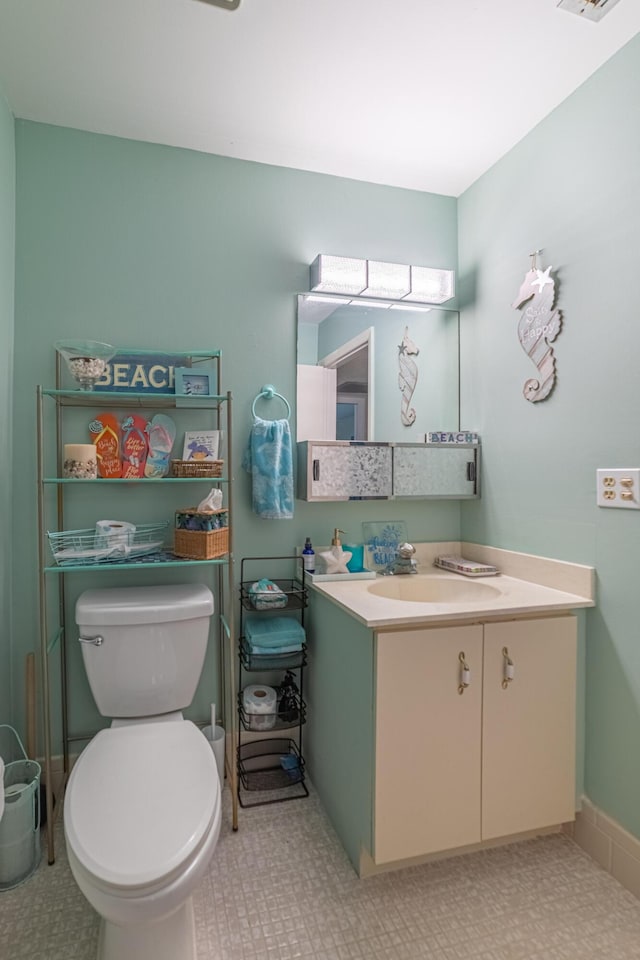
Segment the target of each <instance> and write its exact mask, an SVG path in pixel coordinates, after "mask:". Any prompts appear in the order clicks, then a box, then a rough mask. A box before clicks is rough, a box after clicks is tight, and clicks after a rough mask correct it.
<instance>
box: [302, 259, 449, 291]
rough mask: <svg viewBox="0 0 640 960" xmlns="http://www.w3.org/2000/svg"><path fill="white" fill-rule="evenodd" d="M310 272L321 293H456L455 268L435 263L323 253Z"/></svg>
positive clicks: (312, 284)
mask: <svg viewBox="0 0 640 960" xmlns="http://www.w3.org/2000/svg"><path fill="white" fill-rule="evenodd" d="M309 272H310V276H311V280H310V289H311V290H314V291H317V292H318V293H338V294H342V295H343V296H349V297H359V296H361V295H362V296H365V297H377V298H378V299H379V300H403V301H408V302H410V303H445V302H446V301H447V300H451V298H452V297H453V296H454V272H453V270H439V269H436V268H435V267H414V266H410V265H409V264H406V263H388V262H386V261H384V260H359V259H357V258H355V257H334V256H329V255H327V254H326V253H319V254H318V256H317V257H316V258H315V260H314V261H313V263H312V264H311V267H310V271H309Z"/></svg>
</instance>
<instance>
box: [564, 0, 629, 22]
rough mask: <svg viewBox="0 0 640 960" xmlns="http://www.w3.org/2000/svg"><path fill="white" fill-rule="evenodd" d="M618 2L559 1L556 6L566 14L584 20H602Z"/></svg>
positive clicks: (596, 0)
mask: <svg viewBox="0 0 640 960" xmlns="http://www.w3.org/2000/svg"><path fill="white" fill-rule="evenodd" d="M618 2H619V0H560V3H559V4H558V6H559V7H561V8H562V9H563V10H566V11H567V12H568V13H577V14H578V16H580V17H584V18H585V20H596V21H598V20H602V18H603V17H604V16H605V15H606V14H607V13H609V10H612V9H613V8H614V7H615V5H616V3H618Z"/></svg>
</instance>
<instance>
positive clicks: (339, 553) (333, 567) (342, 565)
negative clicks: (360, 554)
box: [323, 527, 351, 573]
mask: <svg viewBox="0 0 640 960" xmlns="http://www.w3.org/2000/svg"><path fill="white" fill-rule="evenodd" d="M341 533H344V530H339V529H338V527H335V529H334V531H333V539H332V541H331V549H330V550H329V551H328V553H326V554H323V556H324V557H325V560H326V564H327V573H348V572H349V571H348V570H347V564H348V563H349V560H351V553H350V552H349V551H348V550H343V549H342V541H341V540H340V534H341Z"/></svg>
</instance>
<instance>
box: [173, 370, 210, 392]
mask: <svg viewBox="0 0 640 960" xmlns="http://www.w3.org/2000/svg"><path fill="white" fill-rule="evenodd" d="M174 380H175V387H176V396H180V397H214V396H216V377H215V371H214V370H197V369H195V368H193V367H176V368H175V371H174Z"/></svg>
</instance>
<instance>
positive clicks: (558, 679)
mask: <svg viewBox="0 0 640 960" xmlns="http://www.w3.org/2000/svg"><path fill="white" fill-rule="evenodd" d="M576 624H577V621H576V618H575V617H573V616H562V617H551V618H540V619H536V620H512V621H506V622H496V623H486V624H484V625H482V624H472V625H468V626H467V625H464V626H448V627H438V628H424V629H416V630H407V631H390V632H379V633H378V634H377V635H376V649H375V696H374V709H375V734H374V736H375V740H374V764H373V766H374V774H373V776H374V790H373V805H374V814H373V831H372V847H373V849H372V850H371V854H372V856H373V860H374V862H375V864H376V865H379V864H384V863H390V862H392V861H398V860H403V859H407V858H411V857H416V856H420V855H424V854H429V853H434V852H436V851H443V850H449V849H453V848H456V847H461V846H466V845H470V844H475V843H479V842H481V841H485V840H492V839H495V838H496V837H502V836H509V835H512V834H517V833H523V832H526V831H530V830H536V829H539V828H543V827H548V826H553V825H556V824H559V823H562V822H564V821H567V820H572V819H573V818H574V815H575V710H576V706H575V703H576V648H577V625H576ZM467 667H468V673H466V672H465V670H466V668H467ZM467 682H468V685H464V684H466V683H467Z"/></svg>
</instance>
